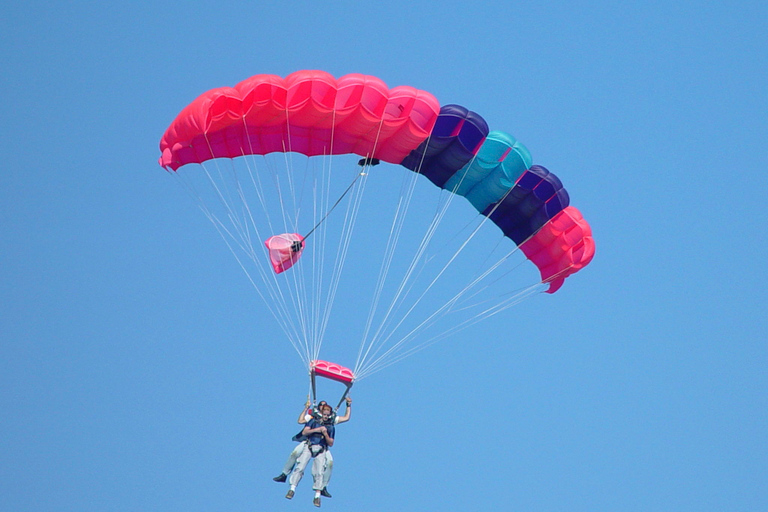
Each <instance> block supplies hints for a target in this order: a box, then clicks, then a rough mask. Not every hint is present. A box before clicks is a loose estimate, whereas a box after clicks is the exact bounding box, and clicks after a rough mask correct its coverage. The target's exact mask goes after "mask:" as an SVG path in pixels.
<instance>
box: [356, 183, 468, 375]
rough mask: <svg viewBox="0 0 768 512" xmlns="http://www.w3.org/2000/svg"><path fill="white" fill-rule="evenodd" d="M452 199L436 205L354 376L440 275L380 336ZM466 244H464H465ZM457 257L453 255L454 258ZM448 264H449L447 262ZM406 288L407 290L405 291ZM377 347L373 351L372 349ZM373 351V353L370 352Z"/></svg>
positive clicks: (374, 354) (402, 298) (389, 321)
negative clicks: (386, 332)
mask: <svg viewBox="0 0 768 512" xmlns="http://www.w3.org/2000/svg"><path fill="white" fill-rule="evenodd" d="M453 199H454V194H450V195H448V196H447V200H446V201H443V202H442V205H441V206H440V205H438V208H437V209H436V211H435V215H434V216H433V218H432V221H431V223H430V225H429V226H428V228H427V231H426V233H425V235H424V237H423V238H422V240H421V242H420V244H419V247H418V248H417V250H416V253H415V255H414V256H413V258H412V260H411V263H410V264H409V267H408V269H407V270H406V273H405V274H404V276H403V278H402V280H401V282H400V285H399V286H398V288H397V290H396V292H395V295H394V297H393V299H392V301H391V303H390V306H389V308H388V309H387V311H386V313H385V315H384V318H383V319H382V321H381V323H380V325H379V327H378V329H377V331H376V332H375V333H374V335H373V337H372V339H371V340H370V341H366V340H363V343H364V344H366V343H367V345H368V348H367V350H366V351H365V354H364V355H363V357H362V359H359V360H358V363H357V365H356V367H355V374H357V372H358V371H359V370H360V368H362V367H363V366H364V365H365V360H366V359H367V358H368V357H369V355H370V356H371V357H375V356H376V354H378V352H379V351H380V350H381V349H382V347H383V345H384V344H385V343H386V342H387V341H388V340H389V339H390V338H391V337H392V336H393V335H394V332H395V331H396V330H397V329H398V328H399V327H400V325H402V323H403V322H404V321H405V320H406V319H407V317H408V316H409V314H410V313H411V312H412V311H413V309H414V308H415V307H416V306H417V305H418V304H419V302H420V301H421V299H422V298H423V297H424V296H425V295H426V293H427V292H428V291H429V289H430V288H431V287H432V286H433V285H434V284H435V281H436V280H437V279H438V278H439V277H440V275H442V273H441V274H440V275H438V277H436V278H435V281H433V282H432V283H431V284H430V285H429V287H428V288H427V289H426V290H425V291H424V293H422V295H421V296H420V297H419V298H418V299H417V300H416V302H415V303H414V304H413V305H412V306H411V308H410V309H409V310H408V312H407V313H406V315H405V316H403V317H402V318H401V320H400V322H398V323H397V325H396V326H395V327H394V328H393V329H392V332H391V333H390V334H389V335H387V336H386V337H385V336H384V335H383V334H382V333H383V332H384V330H385V329H388V328H389V326H390V325H391V324H392V321H393V320H391V319H392V315H393V313H395V312H397V311H398V310H399V308H400V307H401V306H402V305H403V303H404V301H405V299H406V298H407V296H408V295H409V293H410V290H411V289H412V287H413V284H411V285H410V286H408V283H409V282H411V280H412V278H413V274H414V272H415V271H416V268H417V266H418V264H419V263H420V262H422V261H423V258H424V253H425V251H426V249H427V248H428V247H429V244H430V242H431V240H432V239H433V237H434V235H435V233H436V232H437V228H438V227H439V225H440V223H441V222H442V220H443V218H444V217H445V214H446V213H447V211H448V208H449V206H450V204H451V202H452V201H453ZM465 244H466V242H465ZM457 255H458V253H457V254H456V255H454V258H455V257H456V256H457ZM449 264H450V262H449ZM444 270H445V269H444ZM406 288H407V290H406ZM377 345H378V347H377V348H376V349H375V350H373V349H374V347H376V346H377ZM372 350H373V352H371V351H372Z"/></svg>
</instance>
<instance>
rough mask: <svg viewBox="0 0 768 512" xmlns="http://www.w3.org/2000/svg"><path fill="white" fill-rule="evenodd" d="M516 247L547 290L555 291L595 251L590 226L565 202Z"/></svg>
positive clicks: (582, 266)
mask: <svg viewBox="0 0 768 512" xmlns="http://www.w3.org/2000/svg"><path fill="white" fill-rule="evenodd" d="M520 249H521V250H522V251H523V253H524V254H525V255H526V257H527V258H528V259H529V260H531V261H532V262H533V263H534V264H535V265H536V266H537V267H538V268H539V271H540V272H541V281H542V282H544V283H549V289H548V290H547V293H555V292H556V291H557V290H559V289H560V287H561V286H562V285H563V282H564V281H565V278H566V277H568V276H570V275H571V274H575V273H576V272H578V271H579V270H581V269H582V268H584V267H586V266H587V265H588V264H589V262H590V261H592V258H593V257H594V255H595V241H594V239H593V238H592V229H591V228H590V227H589V224H588V223H587V221H586V220H584V218H583V217H582V216H581V212H579V210H577V209H576V208H574V207H573V206H568V207H567V208H565V209H563V210H562V211H561V212H560V213H558V214H557V215H555V216H554V217H553V218H552V219H550V220H549V222H547V223H546V224H544V226H542V228H541V229H540V230H539V231H538V232H536V234H535V235H533V236H532V237H531V238H530V239H528V240H527V241H526V242H524V243H523V244H521V245H520Z"/></svg>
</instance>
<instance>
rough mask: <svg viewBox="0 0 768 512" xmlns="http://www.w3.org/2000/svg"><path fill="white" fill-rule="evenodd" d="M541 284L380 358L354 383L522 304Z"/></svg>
mask: <svg viewBox="0 0 768 512" xmlns="http://www.w3.org/2000/svg"><path fill="white" fill-rule="evenodd" d="M540 286H541V284H540V283H537V284H534V285H532V286H529V287H527V288H525V289H524V290H522V291H520V292H518V293H516V294H515V296H514V297H511V298H509V299H507V300H505V302H504V303H502V304H497V305H495V306H492V307H491V308H488V309H487V310H486V311H484V312H482V313H479V314H477V315H475V316H473V317H472V318H468V319H466V320H464V321H463V322H462V323H460V324H458V325H455V326H453V327H451V328H450V329H447V330H445V331H443V332H441V333H439V334H436V335H435V336H433V337H431V338H429V339H428V340H425V341H424V342H423V343H420V344H418V345H416V346H413V347H410V348H409V349H408V350H406V351H404V352H400V353H398V354H395V355H394V356H393V357H389V358H387V359H384V358H383V357H382V358H380V360H378V361H375V362H373V363H371V364H369V365H368V366H367V367H366V368H365V369H364V370H362V371H361V373H355V381H360V380H361V379H363V378H366V377H369V376H370V375H373V374H374V373H377V372H379V371H381V370H383V369H385V368H387V367H389V366H392V365H393V364H395V363H398V362H400V361H402V360H403V359H405V358H407V357H410V356H411V355H413V354H415V353H417V352H420V351H421V350H424V349H425V348H427V347H430V346H432V345H434V344H435V343H437V342H438V341H441V340H443V339H444V338H447V337H448V336H450V335H452V334H455V333H457V332H459V331H462V330H464V329H466V328H468V327H471V326H472V325H474V324H476V323H478V322H480V321H482V320H484V319H486V318H488V317H490V316H493V315H495V314H497V313H500V312H502V311H504V310H506V309H508V308H511V307H513V306H516V305H517V304H519V303H521V302H523V301H524V300H526V299H527V298H529V297H530V296H532V295H534V294H536V293H539V291H538V290H537V288H538V287H540Z"/></svg>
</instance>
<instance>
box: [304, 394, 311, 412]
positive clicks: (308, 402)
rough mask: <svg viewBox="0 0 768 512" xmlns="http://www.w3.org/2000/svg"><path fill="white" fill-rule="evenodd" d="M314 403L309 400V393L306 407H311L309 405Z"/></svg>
mask: <svg viewBox="0 0 768 512" xmlns="http://www.w3.org/2000/svg"><path fill="white" fill-rule="evenodd" d="M310 405H312V402H310V401H309V395H307V402H306V403H305V404H304V407H306V408H307V409H309V406H310Z"/></svg>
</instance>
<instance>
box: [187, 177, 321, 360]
mask: <svg viewBox="0 0 768 512" xmlns="http://www.w3.org/2000/svg"><path fill="white" fill-rule="evenodd" d="M200 166H201V167H202V168H203V170H204V171H205V173H206V175H207V176H208V177H209V179H210V180H212V177H211V176H210V173H209V171H208V170H207V169H206V168H205V166H204V165H202V164H200ZM173 175H174V176H176V179H177V180H178V181H179V183H180V184H181V186H182V187H183V188H184V189H185V190H186V191H187V192H188V193H189V195H190V196H191V197H192V199H193V200H194V201H195V202H196V203H197V205H198V207H199V208H200V210H201V211H202V212H203V214H204V215H205V216H206V217H207V218H208V220H209V221H210V222H211V223H212V224H213V226H214V228H215V229H216V231H217V232H218V233H219V236H221V238H222V240H224V243H225V244H226V246H227V248H228V249H229V251H230V252H231V253H232V255H233V256H234V257H235V260H236V261H237V263H238V265H239V266H240V268H241V269H242V270H243V272H244V273H245V275H246V277H247V278H248V280H249V281H250V282H251V285H252V286H253V287H254V289H255V290H256V292H257V293H258V294H259V296H260V297H261V299H262V301H263V302H264V303H265V304H266V306H267V309H268V310H269V312H270V313H271V314H272V316H273V317H274V318H275V320H276V321H277V323H278V325H279V326H280V328H281V329H282V330H283V332H284V333H285V335H286V338H288V340H289V341H290V343H291V345H293V348H294V349H295V350H296V352H297V353H298V354H299V357H300V358H301V359H302V360H304V359H305V358H306V351H304V352H302V350H301V349H300V347H299V345H300V344H299V343H298V339H299V337H298V333H297V332H296V331H295V330H293V332H292V329H291V328H290V325H289V324H288V323H287V322H285V321H284V318H285V317H284V315H283V314H279V313H278V312H277V311H276V310H275V308H274V307H273V306H272V303H271V302H270V301H268V300H267V298H266V297H265V296H264V294H263V292H262V290H261V288H260V287H259V286H257V285H256V282H255V281H254V280H253V277H252V276H251V274H250V272H249V271H248V268H247V267H246V266H245V265H244V263H243V261H242V259H241V258H240V256H239V254H238V251H236V250H235V247H234V246H233V245H232V243H233V242H237V237H235V236H234V235H233V233H232V232H231V231H230V230H229V229H228V228H227V227H226V225H225V224H224V223H223V222H222V221H221V220H220V219H219V218H218V217H217V216H216V215H215V214H214V213H213V212H212V211H211V210H210V208H208V206H207V205H206V203H205V201H204V200H203V199H202V197H201V196H200V194H199V193H198V192H197V191H196V190H195V188H194V187H193V186H192V184H191V183H190V182H188V181H186V180H185V179H184V178H183V177H182V176H181V175H180V174H179V173H178V172H174V173H173ZM213 187H214V189H215V190H216V189H218V187H217V186H216V185H215V183H214V184H213ZM220 197H223V196H220ZM238 245H239V244H238ZM239 247H240V249H241V250H242V249H243V247H242V246H239ZM257 269H258V270H259V271H260V272H261V271H263V268H261V267H259V266H258V264H257ZM262 279H263V280H264V279H265V278H264V275H263V273H262ZM267 289H268V290H269V291H270V292H272V291H273V290H272V288H270V287H267Z"/></svg>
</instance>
